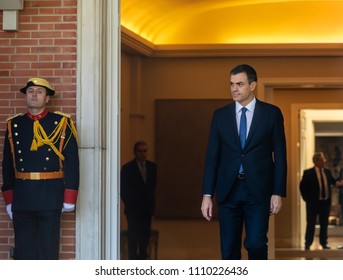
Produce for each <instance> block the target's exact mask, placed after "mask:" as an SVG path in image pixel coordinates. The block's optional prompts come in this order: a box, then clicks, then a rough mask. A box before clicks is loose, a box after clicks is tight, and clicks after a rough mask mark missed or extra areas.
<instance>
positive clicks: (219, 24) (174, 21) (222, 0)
mask: <svg viewBox="0 0 343 280" xmlns="http://www.w3.org/2000/svg"><path fill="white" fill-rule="evenodd" d="M342 11H343V0H336V1H325V0H323V1H311V0H303V1H300V0H288V1H286V0H274V1H272V0H264V1H263V0H260V1H254V0H160V1H156V0H122V1H121V24H122V26H124V27H126V28H127V29H129V30H131V31H132V32H134V33H136V34H137V35H139V36H141V37H142V38H144V39H146V40H148V41H150V42H151V43H153V44H155V45H174V44H185V45H187V44H266V43H267V44H268V43H270V44H279V43H282V44H284V43H286V44H287V43H342V42H343V17H342Z"/></svg>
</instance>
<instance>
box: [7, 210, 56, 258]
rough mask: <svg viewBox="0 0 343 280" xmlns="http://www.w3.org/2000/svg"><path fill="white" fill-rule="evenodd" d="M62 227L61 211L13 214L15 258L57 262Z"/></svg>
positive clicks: (17, 212)
mask: <svg viewBox="0 0 343 280" xmlns="http://www.w3.org/2000/svg"><path fill="white" fill-rule="evenodd" d="M60 225H61V211H60V210H58V211H16V212H13V228H14V243H15V244H14V245H15V256H14V257H15V258H16V259H20V260H57V259H58V258H59V244H60V227H61V226H60Z"/></svg>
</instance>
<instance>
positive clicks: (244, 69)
mask: <svg viewBox="0 0 343 280" xmlns="http://www.w3.org/2000/svg"><path fill="white" fill-rule="evenodd" d="M239 73H245V74H246V75H247V77H248V81H249V83H252V82H257V73H256V71H255V69H254V68H252V67H251V66H250V65H248V64H240V65H237V66H236V67H234V68H233V69H232V70H231V72H230V75H237V74H239Z"/></svg>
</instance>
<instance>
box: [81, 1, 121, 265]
mask: <svg viewBox="0 0 343 280" xmlns="http://www.w3.org/2000/svg"><path fill="white" fill-rule="evenodd" d="M118 1H119V0H113V1H112V0H82V1H78V52H77V53H78V67H77V69H78V73H77V77H78V82H77V84H78V89H77V94H78V96H77V128H78V132H79V139H80V142H79V147H80V162H81V166H80V169H81V182H80V191H79V201H78V210H77V218H76V258H77V259H104V258H106V259H107V258H112V259H114V258H117V257H118V252H119V249H118V248H119V246H118V237H117V234H116V232H117V231H118V226H117V224H118V218H117V217H118V216H119V215H118V213H119V210H118V184H117V177H118V176H117V173H118V172H117V166H118V165H117V162H118V158H119V153H118V142H119V141H118V139H119V138H118V106H119V105H118V104H119V103H118V96H119V87H118V80H119V79H118V76H119V63H118V61H119V59H118V50H119V40H118V30H119V16H118V9H119V8H118V7H119V4H118Z"/></svg>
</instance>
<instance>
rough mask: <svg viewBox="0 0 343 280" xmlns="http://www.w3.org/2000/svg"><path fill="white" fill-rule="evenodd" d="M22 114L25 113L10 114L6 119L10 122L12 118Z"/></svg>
mask: <svg viewBox="0 0 343 280" xmlns="http://www.w3.org/2000/svg"><path fill="white" fill-rule="evenodd" d="M22 115H23V113H18V114H15V115H13V116H10V117H8V118H7V119H6V122H8V121H10V120H12V119H14V118H16V117H19V116H22Z"/></svg>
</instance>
